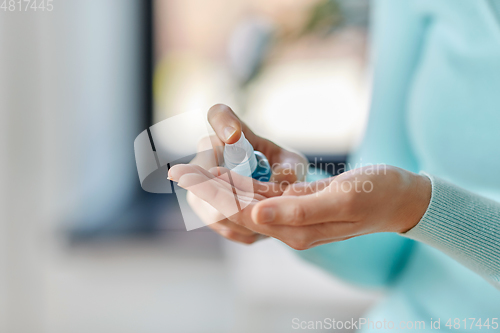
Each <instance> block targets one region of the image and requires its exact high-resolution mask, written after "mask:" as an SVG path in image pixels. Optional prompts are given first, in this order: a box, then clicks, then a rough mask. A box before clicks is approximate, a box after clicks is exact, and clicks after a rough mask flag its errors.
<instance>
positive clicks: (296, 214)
mask: <svg viewBox="0 0 500 333" xmlns="http://www.w3.org/2000/svg"><path fill="white" fill-rule="evenodd" d="M305 218H306V212H305V211H304V208H303V207H302V206H299V205H297V204H294V205H292V206H291V207H290V222H291V223H292V224H300V223H301V222H302V221H304V220H305Z"/></svg>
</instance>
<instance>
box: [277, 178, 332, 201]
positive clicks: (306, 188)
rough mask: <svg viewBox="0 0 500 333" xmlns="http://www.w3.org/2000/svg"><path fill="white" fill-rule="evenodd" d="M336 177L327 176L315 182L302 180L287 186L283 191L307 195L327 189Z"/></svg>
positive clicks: (288, 193) (286, 193) (290, 193)
mask: <svg viewBox="0 0 500 333" xmlns="http://www.w3.org/2000/svg"><path fill="white" fill-rule="evenodd" d="M334 178H335V177H330V178H325V179H321V180H317V181H315V182H310V183H308V182H302V183H295V184H292V185H290V186H288V187H287V188H286V190H285V191H284V192H283V195H295V196H299V195H307V194H312V193H316V192H319V191H322V190H323V189H325V188H326V187H327V186H328V185H330V183H331V182H332V181H333V179H334Z"/></svg>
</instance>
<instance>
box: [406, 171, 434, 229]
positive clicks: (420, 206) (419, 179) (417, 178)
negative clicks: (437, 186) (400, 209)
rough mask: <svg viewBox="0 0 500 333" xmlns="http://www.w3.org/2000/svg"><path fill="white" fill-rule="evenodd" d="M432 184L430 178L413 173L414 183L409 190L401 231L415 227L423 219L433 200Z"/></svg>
mask: <svg viewBox="0 0 500 333" xmlns="http://www.w3.org/2000/svg"><path fill="white" fill-rule="evenodd" d="M431 193H432V184H431V181H430V179H429V178H428V177H427V176H424V175H417V174H414V175H413V184H412V186H411V189H410V190H409V191H408V194H407V200H406V205H407V209H406V212H407V214H405V215H406V218H405V219H404V221H403V223H402V226H401V229H400V230H399V231H398V232H400V233H405V232H408V231H410V230H411V229H413V228H414V227H415V226H416V225H417V224H418V223H419V222H420V220H421V219H422V217H423V216H424V214H425V212H426V211H427V207H429V203H430V201H431Z"/></svg>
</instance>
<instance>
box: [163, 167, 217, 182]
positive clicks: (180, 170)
mask: <svg viewBox="0 0 500 333" xmlns="http://www.w3.org/2000/svg"><path fill="white" fill-rule="evenodd" d="M188 173H198V174H200V175H204V176H206V177H207V178H208V179H214V178H215V176H214V175H213V174H212V173H210V172H208V171H207V170H205V169H204V168H202V167H201V166H199V165H195V164H177V165H174V166H173V167H171V168H170V170H168V178H169V179H170V180H173V181H176V182H177V181H179V179H180V178H181V177H182V176H183V175H185V174H188Z"/></svg>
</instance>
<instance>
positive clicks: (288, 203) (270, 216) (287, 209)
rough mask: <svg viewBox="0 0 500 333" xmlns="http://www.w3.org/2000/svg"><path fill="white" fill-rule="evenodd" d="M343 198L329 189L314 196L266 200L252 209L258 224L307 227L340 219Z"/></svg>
mask: <svg viewBox="0 0 500 333" xmlns="http://www.w3.org/2000/svg"><path fill="white" fill-rule="evenodd" d="M341 201H342V200H341V198H339V197H338V195H336V193H330V192H329V191H328V187H327V188H325V189H323V190H322V191H319V192H317V193H314V194H306V195H302V196H296V195H289V196H281V197H273V198H269V199H265V200H262V201H260V202H259V203H257V204H256V205H255V206H254V207H253V209H252V220H253V222H254V223H256V224H273V225H289V226H305V225H311V224H317V223H322V222H332V221H337V220H339V219H340V217H341V214H342V205H341V204H340V202H341Z"/></svg>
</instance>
